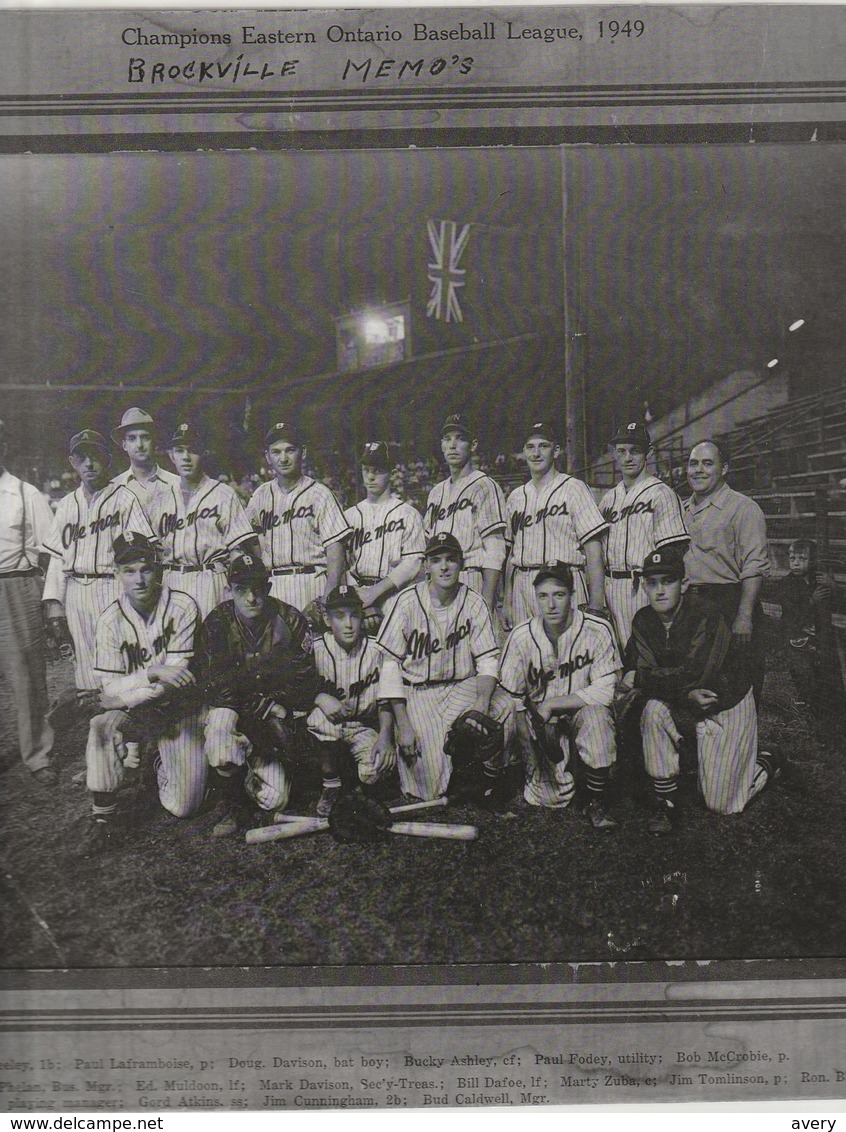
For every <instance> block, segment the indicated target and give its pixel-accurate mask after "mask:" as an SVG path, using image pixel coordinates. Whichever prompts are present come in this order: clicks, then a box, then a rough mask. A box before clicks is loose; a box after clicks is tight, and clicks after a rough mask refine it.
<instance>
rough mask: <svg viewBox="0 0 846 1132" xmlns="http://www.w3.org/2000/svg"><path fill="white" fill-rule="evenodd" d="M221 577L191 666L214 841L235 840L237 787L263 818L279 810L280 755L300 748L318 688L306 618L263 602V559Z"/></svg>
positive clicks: (284, 784)
mask: <svg viewBox="0 0 846 1132" xmlns="http://www.w3.org/2000/svg"><path fill="white" fill-rule="evenodd" d="M227 578H228V590H227V593H228V598H227V600H226V601H223V602H221V604H220V605H218V606H217V608H216V609H213V610H212V612H211V613H210V614H209V616H208V617H207V618H206V619H205V621H204V622H203V625H202V629H201V631H200V643H199V646H198V656H197V665H196V669H197V674H198V678H199V680H200V682H201V687H203V688H204V689H205V691H204V699H205V702H206V704H207V714H206V723H205V750H206V757H207V759H208V762H209V765H210V766H211V767H212V768H213V773H212V778H211V784H212V794H213V795H216V796H217V802H216V806H215V809H216V811H217V812H216V816H217V818H218V821H217V823H216V824H215V826H214V828H213V829H212V836H214V837H224V836H226V835H228V834H230V833H234V832H235V831H236V830H237V829H238V827H239V825H241V824H243V822H244V821H245V820H246V817H247V814H246V808H245V806H244V804H243V802H244V787H246V794H247V796H248V797H249V798H250V799H251V800H252V802H254V803H255V804H256V805H258V807H259V809H260V810H262V811H263V812H264V813H276V812H281V811H283V810H284V809H285V807H286V806H287V804H288V798H289V795H290V789H291V787H290V773H289V770H288V769H287V767H286V766H285V758H286V755H290V754H291V753H292V750H293V748H294V747H295V746H303V745H304V744H305V742H306V741H307V732H306V729H305V718H306V716H307V715H308V712H309V711H310V710H311V709H312V708H313V706H314V701H315V696H316V694H317V693H318V691H320V690H321V689H322V688H323V687H324V686H325V685H324V682H323V681H321V680H319V678H318V675H317V670H316V668H315V664H314V648H313V642H312V637H311V630H310V629H309V626H308V623H307V621H306V619H305V617H304V616H303V615H302V613H300V612H299V610H297V609H294V608H293V606H291V605H288V604H286V603H285V602H283V601H278V600H276V599H275V598H273V597H271V596H270V576H269V574H268V570H267V567H266V566H265V565H264V563H263V562H262V561H261V559H260V558H258V557H257V556H255V555H251V554H241V555H237V556H236V557H235V558H234V559H233V561H232V563H231V564H230V566H229V569H228V571H227Z"/></svg>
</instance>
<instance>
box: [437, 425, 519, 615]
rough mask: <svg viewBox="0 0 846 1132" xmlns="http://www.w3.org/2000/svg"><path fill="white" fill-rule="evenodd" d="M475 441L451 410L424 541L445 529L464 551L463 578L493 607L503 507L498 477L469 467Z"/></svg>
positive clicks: (500, 559) (502, 553)
mask: <svg viewBox="0 0 846 1132" xmlns="http://www.w3.org/2000/svg"><path fill="white" fill-rule="evenodd" d="M478 448H479V442H478V440H477V439H476V434H475V432H474V431H473V429H472V427H471V425H470V423H469V421H468V419H467V417H466V416H465V415H464V414H463V413H451V414H450V415H449V416H448V417H447V418H446V420H445V421H444V423H443V427H442V428H441V452H442V453H443V457H444V460H445V461H446V465H447V467H448V468H449V478H448V479H445V480H442V481H441V482H440V483H438V484H435V486H434V487H433V488H432V490H431V491H430V492H429V499H428V501H427V503H426V517H425V520H424V531H425V535H426V538H427V539H431V538H433V537H434V535H437V534H441V533H447V534H451V535H452V536H453V537H454V538H455V539H457V540H458V542H459V543H460V545H461V547H462V548H463V551H464V566H463V569H462V572H461V581H462V582H464V583H465V585H467V586H469V587H470V589H471V590H475V591H476V593H479V594H481V595H482V597H483V599H484V601H485V604H486V605H487V607H488V609H490V610H491V611H493V608H494V600H495V598H496V590H497V586H498V585H499V579H500V575H501V573H502V564H503V562H504V561H505V507H504V503H503V498H502V491H501V489H500V486H499V484H498V483H497V482H496V480H493V479H491V477H490V476H487V475H485V473H484V472H481V471H479V470H478V469H476V468H474V467H473V454H474V453H475V452H477V451H478Z"/></svg>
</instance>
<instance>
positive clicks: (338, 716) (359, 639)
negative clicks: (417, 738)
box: [308, 586, 396, 817]
mask: <svg viewBox="0 0 846 1132" xmlns="http://www.w3.org/2000/svg"><path fill="white" fill-rule="evenodd" d="M325 609H326V622H327V624H328V626H329V632H328V633H324V635H323V636H322V637H319V638H318V639H317V640H316V641H315V643H314V659H315V661H316V663H317V672H318V675H319V676H321V677H322V678H323V680H324V681H325V682H326V684H327V685H328V690H326V691H321V692H319V693H318V695H317V697H316V699H315V708H314V711H313V712H312V713H311V715H310V716H309V717H308V727H309V731H310V732H311V734H312V735H313V736H314V738H315V739H316V740H317V741H318V747H319V751H320V767H321V770H322V772H323V793H322V795H321V797H320V800H319V801H318V803H317V813H318V815H319V816H320V817H326V816H327V815H328V813H329V811H330V810H331V809H332V805H333V803H334V802H335V799H336V798H337V796H338V794H339V793H340V790H341V780H340V777H339V773H338V770H339V767H338V762H339V755H340V754H341V751H340V750H339V747H341V748H346V750H347V751H348V752H349V753H350V754H351V755H352V757H353V758H354V759H355V762H356V766H357V768H358V777H359V781H360V782H361V783H362V785H365V786H372V785H374V784H375V783H376V782H378V780H379V779H380V778H381V777H382V775H383V774H384V773H385V772H386V771H388V770H390V769H391V768H392V767H394V766H395V765H396V751H395V750H394V740H393V722H394V717H393V712H392V711H391V708H390V705H389V704H382V703H379V702H378V700H377V698H376V688H377V686H378V683H379V673H380V671H381V667H382V655H383V654H382V653H381V652H380V651H379V650H378V649H377V648H376V645H375V643H374V641H373V638H372V637H368V636H366V635H365V633H364V628H363V622H364V605H363V604H362V601H361V598H360V597H359V596H358V593H357V592H356V590H354V589H353V587H352V586H336V587H335V589H333V590H332V592H331V593H330V594H329V596H328V597H327V598H326V604H325Z"/></svg>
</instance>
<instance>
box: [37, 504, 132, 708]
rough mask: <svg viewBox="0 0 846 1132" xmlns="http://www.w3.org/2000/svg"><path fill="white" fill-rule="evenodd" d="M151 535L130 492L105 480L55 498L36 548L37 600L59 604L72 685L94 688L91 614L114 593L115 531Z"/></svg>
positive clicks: (94, 619) (94, 616)
mask: <svg viewBox="0 0 846 1132" xmlns="http://www.w3.org/2000/svg"><path fill="white" fill-rule="evenodd" d="M126 531H133V532H135V534H140V535H144V536H145V537H148V538H151V537H153V531H152V529H151V527H150V524H149V522H148V521H147V516H146V515H145V514H144V511H143V510H142V508H141V504H140V503H139V502H138V500H137V499H136V497H135V496H134V495H133V494H132V492H131V491H130V490H129V489H128V488H127V487H124V486H123V485H122V484H115V483H110V484H107V485H106V486H105V487H104V488H101V490H100V491H98V492H96V493H95V494H94V495H93V496H92V498H91V500H90V501H89V500H87V499H86V498H85V492H84V491H83V489H82V488H81V487H78V488H77V489H76V491H73V492H71V493H70V495H66V496H65V497H64V499H61V500H60V501H59V506H58V507H57V508H56V514H55V515H54V516H53V525H52V527H51V528H50V533H49V534H48V535H47V538H46V539H45V540H44V545H43V547H42V550H43V551H44V552H45V553H46V554H49V555H50V565H49V567H48V569H47V578H46V581H45V583H44V593H43V595H42V600H43V601H58V602H61V604H62V605H63V606H64V610H65V616H66V617H67V619H68V628H69V629H70V633H71V636H72V637H73V643H74V649H75V650H76V661H75V673H76V686H77V688H99V686H100V677H99V675H98V673H97V672H96V670H95V667H94V642H95V639H96V630H97V620H98V618H99V616H100V614H101V613H102V612H103V610H104V609H105V608H106V607H107V606H108V605H109V604H110V603H111V602H113V601H114V600H115V598H116V597H117V587H116V585H115V580H114V555H113V553H112V543H113V542H114V540H115V538H117V536H118V535H119V534H123V533H125V532H126Z"/></svg>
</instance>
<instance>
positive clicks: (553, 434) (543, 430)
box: [523, 421, 558, 444]
mask: <svg viewBox="0 0 846 1132" xmlns="http://www.w3.org/2000/svg"><path fill="white" fill-rule="evenodd" d="M523 435H524V436H525V438H526V440H529V438H530V437H532V436H540V437H542V438H543V439H544V440H550V441H552V443H553V444H554V443H555V442H556V441H557V440H558V433H557V430H556V429H554V428H553V427H552V425H551V424H549V423H548V422H547V421H534V422H533V423H532V424H530V425H529V427H528V428H527V429H526V431H525V432H524V434H523Z"/></svg>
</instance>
